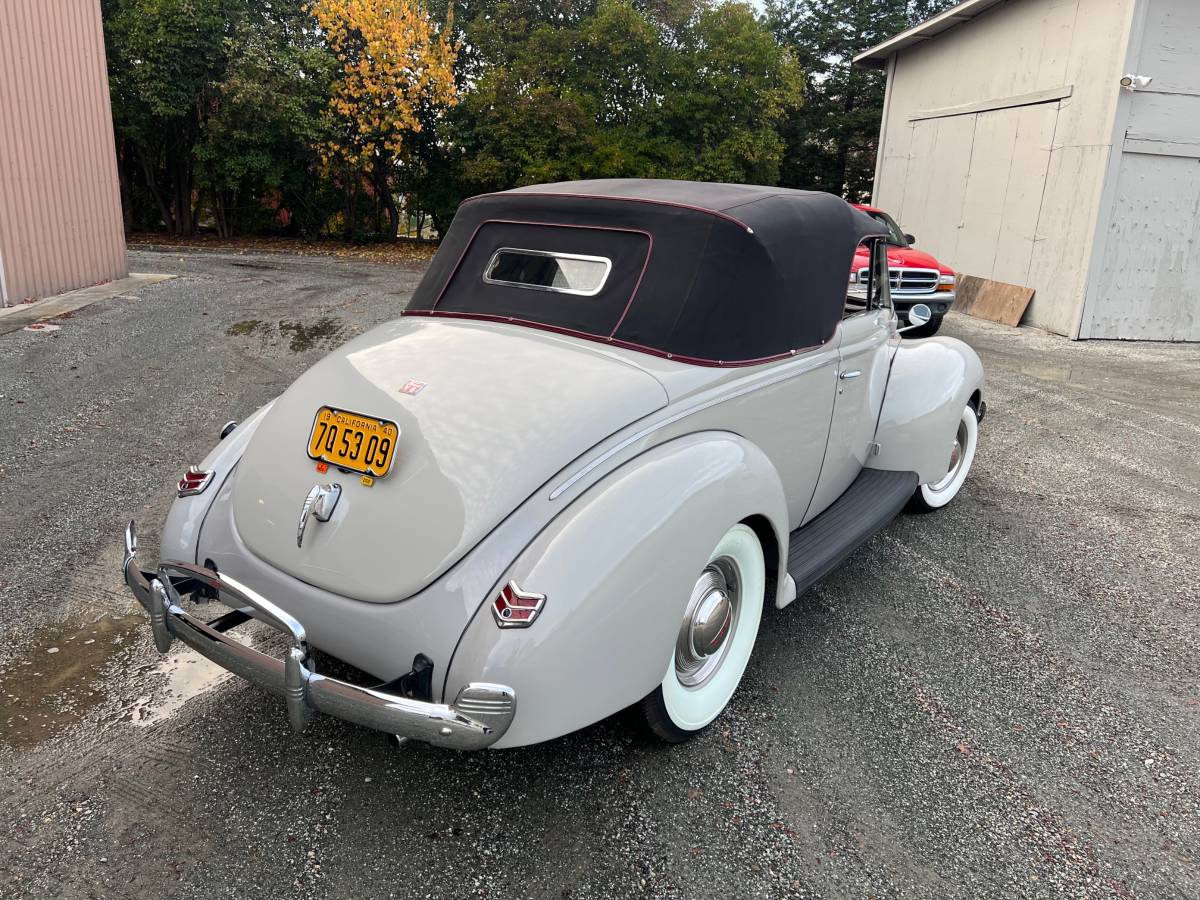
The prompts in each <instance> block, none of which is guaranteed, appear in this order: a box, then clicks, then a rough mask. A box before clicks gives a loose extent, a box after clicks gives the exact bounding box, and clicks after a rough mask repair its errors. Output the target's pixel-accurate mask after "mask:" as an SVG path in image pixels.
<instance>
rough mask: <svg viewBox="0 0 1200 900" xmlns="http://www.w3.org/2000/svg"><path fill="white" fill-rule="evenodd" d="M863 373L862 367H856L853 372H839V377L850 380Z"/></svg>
mask: <svg viewBox="0 0 1200 900" xmlns="http://www.w3.org/2000/svg"><path fill="white" fill-rule="evenodd" d="M861 374H862V370H861V369H855V370H854V371H852V372H839V373H838V378H840V379H842V380H843V381H849V380H850V379H851V378H857V377H858V376H859V375H861Z"/></svg>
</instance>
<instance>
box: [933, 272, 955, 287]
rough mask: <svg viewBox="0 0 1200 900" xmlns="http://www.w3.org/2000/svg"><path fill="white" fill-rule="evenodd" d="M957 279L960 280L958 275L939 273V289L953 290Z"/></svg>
mask: <svg viewBox="0 0 1200 900" xmlns="http://www.w3.org/2000/svg"><path fill="white" fill-rule="evenodd" d="M957 281H958V276H957V275H954V274H950V275H939V276H938V287H937V289H938V290H939V291H952V290H954V284H955V282H957Z"/></svg>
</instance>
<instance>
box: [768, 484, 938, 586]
mask: <svg viewBox="0 0 1200 900" xmlns="http://www.w3.org/2000/svg"><path fill="white" fill-rule="evenodd" d="M917 481H918V478H917V473H916V472H885V471H884V470H882V469H863V470H862V472H860V473H859V476H858V477H857V478H856V479H854V483H853V484H851V485H850V487H848V488H847V489H846V492H845V493H844V494H842V496H840V497H838V498H837V500H835V501H834V502H833V505H832V506H830V507H829V508H828V509H826V510H825V511H824V512H822V513H821V514H820V515H819V516H817V517H816V518H815V519H813V520H812V521H811V522H809V523H808V524H806V525H802V526H800V527H799V528H797V529H796V530H795V531H793V532H792V534H791V537H790V538H789V540H788V561H787V569H788V574H789V575H791V576H792V578H793V580H795V582H796V594H797V595H799V594H802V593H804V592H805V591H806V590H808V589H809V588H810V587H812V586H813V585H814V584H816V583H817V582H818V581H820V580H821V579H822V578H824V577H825V576H826V575H828V574H829V573H830V572H832V571H833V570H834V569H836V568H837V567H838V565H839V564H840V563H841V562H842V561H843V560H844V559H845V558H846V557H847V556H849V555H850V554H851V553H853V552H854V551H855V549H857V548H858V547H859V546H860V545H862V544H863V543H864V542H865V541H866V540H867V539H868V538H869V537H871V535H873V534H875V532H877V531H879V530H880V529H881V528H883V527H884V526H885V525H887V523H888V522H890V521H892V519H894V518H895V517H896V514H897V513H899V512H900V510H902V509H903V508H904V505H905V504H906V503H908V501H909V498H911V497H912V495H913V492H914V491H915V490H916V489H917ZM789 593H790V591H789Z"/></svg>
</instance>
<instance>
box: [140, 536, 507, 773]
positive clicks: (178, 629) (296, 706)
mask: <svg viewBox="0 0 1200 900" xmlns="http://www.w3.org/2000/svg"><path fill="white" fill-rule="evenodd" d="M124 576H125V583H126V584H127V585H129V589H130V590H131V591H133V595H134V596H135V597H136V598H137V600H138V602H139V603H141V604H142V606H143V607H145V609H146V612H148V613H149V614H150V627H151V629H152V630H153V632H154V644H155V646H156V647H157V648H158V650H159V652H160V653H166V652H167V650H168V649H169V648H170V646H171V644H172V643H173V642H174V641H175V639H176V638H178V639H179V640H181V641H183V642H184V643H185V644H187V645H188V646H189V647H191V648H192V649H193V650H195V651H197V652H198V653H200V654H201V655H202V656H206V657H208V658H209V659H211V660H212V661H213V662H215V663H216V664H217V665H219V666H221V667H222V668H225V669H228V670H229V671H230V672H233V673H234V674H235V675H240V676H241V677H242V678H245V679H246V680H247V681H250V682H253V683H254V684H257V685H260V686H262V687H264V688H266V689H267V690H269V691H271V692H273V693H275V694H279V695H280V696H282V697H283V698H284V700H285V701H286V703H287V712H288V720H289V721H290V722H291V725H292V730H293V731H295V732H301V731H303V730H304V728H305V726H306V725H307V724H308V722H309V720H310V719H311V718H312V714H313V713H314V712H323V713H327V714H329V715H332V716H337V717H338V718H339V719H345V720H347V721H349V722H354V723H356V724H358V725H364V726H366V727H367V728H374V729H376V730H378V731H384V732H387V733H388V734H393V735H396V736H397V737H402V738H413V739H415V740H419V741H425V742H427V743H430V744H434V745H436V746H439V747H451V748H453V749H456V750H479V749H482V748H484V747H487V746H490V745H491V744H494V743H495V742H496V741H498V740H500V738H501V737H502V736H503V735H504V732H505V731H507V730H508V726H509V725H510V724H511V723H512V720H513V716H514V715H515V714H516V711H517V700H516V696H515V694H514V692H513V690H512V688H509V687H505V686H503V685H498V684H481V683H472V684H468V685H467V686H466V687H464V688H463V689H462V690H461V691H459V692H458V696H457V698H455V701H454V702H453V703H451V704H445V703H428V702H425V701H421V700H414V699H411V698H409V697H402V696H398V695H396V694H389V693H386V692H384V691H379V690H375V689H372V688H364V687H359V686H357V685H353V684H349V683H348V682H345V681H338V680H337V679H334V678H327V677H325V676H324V675H319V674H318V673H317V671H316V668H315V665H314V663H313V661H312V659H311V656H310V654H309V648H308V639H307V636H306V635H305V631H304V626H303V625H301V624H300V623H299V622H298V621H297V620H296V619H295V618H294V617H292V616H291V615H289V614H288V613H287V612H285V611H284V610H282V609H280V608H279V607H278V606H276V605H275V604H274V603H272V602H271V601H270V600H267V599H266V598H265V597H261V596H259V595H258V594H257V593H255V592H254V591H252V590H251V589H250V588H248V587H246V586H245V585H243V584H241V583H239V582H237V581H235V580H234V579H232V578H229V577H227V576H223V575H218V574H217V573H216V572H213V571H211V570H209V569H205V568H202V567H201V566H196V565H192V564H191V563H184V562H177V561H174V560H164V561H163V562H161V563H160V564H159V567H158V572H157V574H156V575H153V576H149V577H147V574H146V573H143V572H142V570H141V568H139V566H138V561H137V530H136V528H135V525H134V523H133V522H130V523H129V526H128V527H127V528H126V529H125V564H124ZM184 580H191V581H194V582H199V583H201V584H203V585H205V586H206V587H208V588H211V589H212V590H213V591H215V592H216V593H217V595H218V596H219V597H220V599H221V601H222V602H223V603H225V604H226V605H227V606H230V607H232V608H233V609H235V610H237V609H240V610H244V611H246V612H247V613H249V614H250V615H251V616H252V617H253V618H256V619H258V620H260V621H262V622H265V623H266V624H268V625H270V626H271V627H272V628H275V629H276V630H278V631H281V632H283V633H284V634H286V635H287V636H288V637H289V638H290V639H291V643H292V646H291V648H290V649H289V650H288V655H287V658H286V659H276V658H275V657H273V656H268V655H267V654H265V653H260V652H259V651H257V650H254V649H252V648H250V647H248V646H246V645H245V644H243V643H241V642H240V641H236V640H233V639H232V638H230V637H228V636H227V635H226V634H225V633H224V630H218V629H217V628H214V627H213V625H215V624H217V623H216V622H210V623H206V622H202V621H201V620H200V619H197V618H195V617H194V616H192V615H190V614H189V613H187V612H186V611H185V610H184V609H182V608H181V607H180V602H181V598H180V596H179V593H178V591H177V590H176V588H175V585H176V584H178V583H180V582H182V581H184Z"/></svg>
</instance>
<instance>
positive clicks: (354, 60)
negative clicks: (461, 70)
mask: <svg viewBox="0 0 1200 900" xmlns="http://www.w3.org/2000/svg"><path fill="white" fill-rule="evenodd" d="M310 12H311V13H312V16H313V18H314V19H316V21H317V24H318V25H319V26H320V28H321V30H322V32H323V33H324V36H325V43H326V45H327V46H328V47H329V49H330V50H331V51H332V52H333V54H334V56H335V58H336V59H337V62H338V72H337V75H336V77H335V78H334V80H333V86H332V94H331V96H330V98H329V105H328V107H327V110H326V112H327V115H329V117H330V118H331V120H332V124H333V126H334V133H335V135H336V138H335V139H334V140H333V141H332V142H330V143H329V144H327V145H326V146H324V147H322V148H321V150H322V155H323V156H324V157H325V161H326V162H327V163H328V162H331V161H333V160H334V159H338V160H341V161H343V162H345V163H347V164H349V165H351V166H358V165H366V164H368V163H370V162H371V161H372V160H377V159H378V158H380V157H383V158H389V159H396V158H399V157H401V156H402V155H403V153H404V150H405V142H406V139H407V138H408V136H410V135H412V134H415V133H417V132H419V131H420V130H421V118H420V116H419V115H418V111H419V110H420V109H421V108H422V107H427V108H435V109H436V108H437V107H446V106H453V105H455V104H456V103H457V102H458V92H457V90H456V88H455V84H454V61H455V58H456V56H457V55H458V47H457V46H455V44H454V43H453V42H451V41H450V40H449V39H448V38H447V37H446V32H445V30H443V29H442V28H439V27H438V25H437V24H435V23H434V21H433V20H432V19H431V18H430V16H429V13H428V11H427V10H426V9H425V6H424V4H422V3H420V2H419V0H313V3H312V4H311V6H310Z"/></svg>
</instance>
